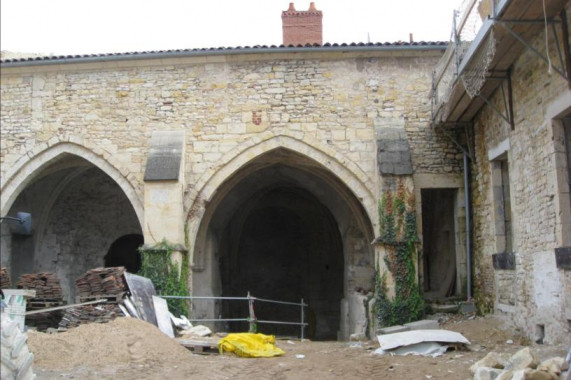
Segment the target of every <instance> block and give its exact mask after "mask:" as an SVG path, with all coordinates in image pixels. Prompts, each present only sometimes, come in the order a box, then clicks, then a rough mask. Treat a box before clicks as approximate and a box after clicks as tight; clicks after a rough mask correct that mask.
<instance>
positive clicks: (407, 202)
mask: <svg viewBox="0 0 571 380" xmlns="http://www.w3.org/2000/svg"><path fill="white" fill-rule="evenodd" d="M379 225H380V239H379V240H380V243H382V244H383V245H384V246H385V248H386V252H387V254H386V255H385V257H384V263H385V266H386V268H387V269H388V270H389V271H390V273H391V274H392V277H393V279H394V283H395V297H394V299H390V298H389V296H388V294H387V284H386V281H387V276H386V273H380V272H381V271H380V268H379V267H378V266H377V275H376V288H375V297H376V301H375V314H376V318H377V321H378V323H379V326H381V327H385V326H392V325H398V324H404V323H408V322H412V321H416V320H419V319H420V318H422V316H423V313H424V299H423V298H422V295H421V293H420V289H419V287H418V284H417V282H416V269H415V265H414V263H415V261H416V257H417V252H416V244H417V241H418V236H417V231H416V212H415V205H414V196H413V195H412V194H411V193H410V192H407V191H406V190H405V188H404V185H403V184H402V183H399V186H398V189H397V191H396V193H395V194H393V193H392V192H391V191H387V192H386V193H385V194H384V195H383V197H382V199H381V201H380V202H379Z"/></svg>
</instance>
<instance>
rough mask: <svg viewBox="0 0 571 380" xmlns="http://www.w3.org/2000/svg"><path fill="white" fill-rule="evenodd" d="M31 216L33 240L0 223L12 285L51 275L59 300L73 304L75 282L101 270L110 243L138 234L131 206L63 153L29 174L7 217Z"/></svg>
mask: <svg viewBox="0 0 571 380" xmlns="http://www.w3.org/2000/svg"><path fill="white" fill-rule="evenodd" d="M17 211H26V212H29V213H30V214H32V215H33V216H34V218H33V226H32V235H30V236H19V235H12V234H11V233H10V232H9V231H6V228H5V227H4V223H2V235H1V242H0V243H1V246H2V258H3V259H4V258H7V259H8V260H6V261H7V264H8V265H7V266H8V267H9V270H10V275H11V278H12V281H13V282H16V281H17V280H18V278H19V277H20V276H21V275H22V274H25V273H39V272H53V273H55V274H56V275H57V276H58V278H59V279H60V284H61V286H62V291H63V294H64V298H65V299H66V300H67V301H68V302H73V300H74V299H75V296H76V294H75V293H76V287H75V280H76V279H77V278H78V277H79V276H81V275H82V274H84V273H85V272H86V271H87V270H89V269H93V268H97V267H101V266H103V265H106V264H107V263H106V260H105V255H106V254H107V253H108V250H109V247H110V246H111V244H112V242H114V241H115V240H117V238H119V237H121V236H126V235H131V234H135V235H139V236H140V234H141V233H142V230H141V227H140V224H139V220H138V218H137V215H136V213H135V210H134V208H133V206H132V205H131V202H130V201H129V199H128V198H127V196H126V195H125V193H124V192H123V190H122V189H121V187H120V186H119V185H118V184H117V182H115V181H114V180H113V178H111V177H110V176H109V175H108V174H107V173H105V172H104V171H103V170H101V169H99V168H98V167H96V166H94V165H93V164H92V163H91V162H89V161H87V160H85V159H83V158H81V157H79V156H76V155H73V154H68V153H64V154H61V155H60V156H58V157H56V158H55V159H54V160H53V161H52V162H50V163H49V164H47V165H46V166H45V167H43V168H42V169H41V170H39V171H37V172H34V173H32V174H31V178H30V180H29V183H28V184H27V186H26V187H25V188H24V189H23V190H22V191H21V193H20V194H18V196H17V197H16V199H15V201H14V203H13V205H12V206H11V208H10V210H9V212H8V215H9V216H12V215H15V214H16V212H17Z"/></svg>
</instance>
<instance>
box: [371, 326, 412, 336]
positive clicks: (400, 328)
mask: <svg viewBox="0 0 571 380" xmlns="http://www.w3.org/2000/svg"><path fill="white" fill-rule="evenodd" d="M404 331H409V328H408V327H406V326H401V325H396V326H391V327H383V328H379V329H377V335H386V334H395V333H400V332H404Z"/></svg>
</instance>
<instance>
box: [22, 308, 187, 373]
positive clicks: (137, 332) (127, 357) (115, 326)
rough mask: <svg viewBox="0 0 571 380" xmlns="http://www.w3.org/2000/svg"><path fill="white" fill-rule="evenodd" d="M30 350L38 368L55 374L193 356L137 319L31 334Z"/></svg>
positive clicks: (168, 360)
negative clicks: (52, 371) (56, 372)
mask: <svg viewBox="0 0 571 380" xmlns="http://www.w3.org/2000/svg"><path fill="white" fill-rule="evenodd" d="M28 346H29V348H30V351H32V352H33V353H34V356H35V358H34V362H35V364H37V365H38V366H40V367H42V368H45V369H52V370H62V369H72V368H75V367H80V366H81V367H91V368H100V367H102V366H105V365H110V364H131V363H136V364H147V365H153V364H154V363H163V364H164V363H173V364H174V363H180V362H181V361H186V360H188V359H190V357H191V356H192V354H191V353H190V352H189V351H188V350H187V349H186V348H184V347H183V346H181V345H180V344H179V343H177V342H176V341H175V340H174V339H172V338H169V337H168V336H166V335H165V334H163V333H162V332H161V331H160V330H159V329H158V328H156V327H155V326H154V325H151V324H150V323H147V322H144V321H141V320H138V319H134V318H117V319H115V320H114V321H111V322H109V323H104V324H99V323H92V324H86V325H82V326H79V327H77V328H75V329H72V330H69V331H66V332H63V333H57V334H44V333H40V332H34V331H30V332H29V333H28Z"/></svg>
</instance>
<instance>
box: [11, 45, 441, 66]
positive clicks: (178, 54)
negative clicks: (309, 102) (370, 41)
mask: <svg viewBox="0 0 571 380" xmlns="http://www.w3.org/2000/svg"><path fill="white" fill-rule="evenodd" d="M446 48H447V44H444V45H412V46H410V45H404V46H403V45H396V46H395V45H385V46H366V45H363V46H323V47H317V48H316V47H292V48H284V47H281V48H280V47H260V48H218V49H197V50H184V51H181V50H173V51H159V52H143V53H117V54H109V55H105V54H104V55H89V56H67V57H65V58H59V57H45V58H31V59H28V60H26V59H25V58H24V60H16V61H10V60H8V61H6V62H2V64H1V67H3V68H8V67H25V66H43V65H61V64H77V63H99V62H117V61H135V60H145V59H168V58H187V57H203V56H212V55H238V54H290V53H321V52H346V53H352V52H378V51H385V52H386V51H391V52H397V51H444V50H446Z"/></svg>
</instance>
